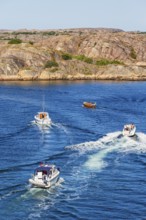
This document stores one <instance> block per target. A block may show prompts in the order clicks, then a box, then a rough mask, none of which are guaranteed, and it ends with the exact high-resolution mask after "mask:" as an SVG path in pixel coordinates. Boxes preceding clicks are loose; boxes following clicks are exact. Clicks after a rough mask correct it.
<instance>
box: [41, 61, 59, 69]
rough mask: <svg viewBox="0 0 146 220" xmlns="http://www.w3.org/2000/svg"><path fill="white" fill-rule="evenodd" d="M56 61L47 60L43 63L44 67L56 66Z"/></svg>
mask: <svg viewBox="0 0 146 220" xmlns="http://www.w3.org/2000/svg"><path fill="white" fill-rule="evenodd" d="M58 66H59V65H58V63H57V62H56V61H51V60H49V61H47V63H46V64H45V66H44V67H45V68H51V67H58Z"/></svg>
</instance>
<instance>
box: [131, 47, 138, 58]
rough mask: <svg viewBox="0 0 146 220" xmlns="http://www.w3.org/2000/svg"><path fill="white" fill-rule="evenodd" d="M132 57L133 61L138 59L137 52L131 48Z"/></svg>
mask: <svg viewBox="0 0 146 220" xmlns="http://www.w3.org/2000/svg"><path fill="white" fill-rule="evenodd" d="M130 56H131V58H132V59H136V57H137V55H136V52H135V50H134V48H133V47H132V48H131V51H130Z"/></svg>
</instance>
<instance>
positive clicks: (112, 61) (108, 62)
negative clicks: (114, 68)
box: [95, 59, 124, 66]
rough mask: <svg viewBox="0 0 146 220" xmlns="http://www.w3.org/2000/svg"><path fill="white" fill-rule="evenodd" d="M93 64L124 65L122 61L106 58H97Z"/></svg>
mask: <svg viewBox="0 0 146 220" xmlns="http://www.w3.org/2000/svg"><path fill="white" fill-rule="evenodd" d="M95 64H96V65H97V66H105V65H109V64H115V65H124V63H123V62H120V61H118V60H107V59H101V60H97V61H96V63H95Z"/></svg>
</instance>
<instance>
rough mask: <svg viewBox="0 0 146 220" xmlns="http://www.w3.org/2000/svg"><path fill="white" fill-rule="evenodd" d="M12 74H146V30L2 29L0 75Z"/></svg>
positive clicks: (47, 77) (13, 77) (119, 76)
mask: <svg viewBox="0 0 146 220" xmlns="http://www.w3.org/2000/svg"><path fill="white" fill-rule="evenodd" d="M8 80H9V81H10V80H11V81H14V80H15V81H16V80H20V81H22V80H24V81H27V80H34V81H36V80H133V81H140V80H146V34H145V33H141V32H125V31H122V30H117V29H104V28H103V29H102V28H101V29H98V28H97V29H95V28H93V29H68V30H44V31H38V30H31V31H28V30H17V31H6V30H5V31H2V30H1V31H0V81H8Z"/></svg>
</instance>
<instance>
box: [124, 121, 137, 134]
mask: <svg viewBox="0 0 146 220" xmlns="http://www.w3.org/2000/svg"><path fill="white" fill-rule="evenodd" d="M135 132H136V126H135V125H134V124H127V125H124V128H123V135H124V136H127V137H133V136H134V135H135Z"/></svg>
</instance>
